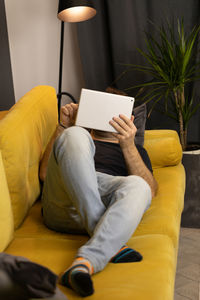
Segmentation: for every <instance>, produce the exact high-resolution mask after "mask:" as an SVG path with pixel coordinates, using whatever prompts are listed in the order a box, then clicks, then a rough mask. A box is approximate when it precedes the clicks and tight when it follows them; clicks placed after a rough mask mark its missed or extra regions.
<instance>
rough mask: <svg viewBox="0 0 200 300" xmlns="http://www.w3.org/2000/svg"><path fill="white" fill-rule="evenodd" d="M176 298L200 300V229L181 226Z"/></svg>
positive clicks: (176, 299)
mask: <svg viewBox="0 0 200 300" xmlns="http://www.w3.org/2000/svg"><path fill="white" fill-rule="evenodd" d="M174 300H200V229H193V228H181V232H180V240H179V253H178V263H177V272H176V281H175V295H174Z"/></svg>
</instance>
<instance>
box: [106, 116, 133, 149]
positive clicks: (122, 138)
mask: <svg viewBox="0 0 200 300" xmlns="http://www.w3.org/2000/svg"><path fill="white" fill-rule="evenodd" d="M133 121H134V116H131V119H129V118H127V117H126V116H124V115H119V117H113V119H112V120H111V121H110V122H109V123H110V125H112V127H113V128H115V129H116V131H117V132H118V133H112V134H113V136H114V137H116V138H117V139H118V141H119V144H120V147H121V148H122V149H125V148H128V147H130V146H133V145H135V144H134V139H135V135H136V132H137V128H136V127H135V125H134V123H133Z"/></svg>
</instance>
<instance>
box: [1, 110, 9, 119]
mask: <svg viewBox="0 0 200 300" xmlns="http://www.w3.org/2000/svg"><path fill="white" fill-rule="evenodd" d="M7 113H8V110H3V111H0V120H1V119H3V118H4V117H5V116H6V115H7Z"/></svg>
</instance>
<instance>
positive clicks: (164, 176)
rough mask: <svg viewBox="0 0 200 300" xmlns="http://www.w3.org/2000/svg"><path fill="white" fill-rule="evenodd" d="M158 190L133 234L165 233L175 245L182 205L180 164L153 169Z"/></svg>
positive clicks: (182, 174) (181, 169) (183, 187)
mask: <svg viewBox="0 0 200 300" xmlns="http://www.w3.org/2000/svg"><path fill="white" fill-rule="evenodd" d="M154 176H155V178H156V180H157V182H158V192H157V195H156V197H154V198H153V199H152V203H151V206H150V208H149V209H148V210H147V211H146V213H145V214H144V216H143V218H142V220H141V222H140V224H139V226H138V227H137V229H136V231H135V233H134V236H138V235H144V234H152V233H158V234H166V235H168V236H169V237H170V238H171V239H172V241H173V244H174V246H177V243H178V237H179V229H180V220H181V213H182V211H183V205H184V191H185V171H184V168H183V165H182V164H179V165H177V166H174V167H166V168H161V169H155V170H154Z"/></svg>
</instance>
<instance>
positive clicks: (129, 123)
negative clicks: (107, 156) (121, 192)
mask: <svg viewBox="0 0 200 300" xmlns="http://www.w3.org/2000/svg"><path fill="white" fill-rule="evenodd" d="M133 120H134V117H133V116H132V117H131V120H130V119H128V118H127V117H126V116H124V115H120V116H119V117H114V118H113V120H112V121H110V124H111V125H112V126H113V127H114V128H115V129H116V130H117V132H118V133H113V135H114V136H115V137H116V138H117V139H118V141H119V144H120V147H121V149H122V152H123V155H124V158H125V161H126V164H127V168H128V171H129V174H130V175H137V176H140V177H142V178H143V179H144V180H145V181H146V182H147V183H148V184H149V186H150V188H151V192H152V197H154V196H155V195H156V191H157V182H156V180H155V178H154V176H153V174H152V173H151V172H150V171H149V169H148V168H147V167H146V165H145V163H144V162H143V159H142V158H141V156H140V154H139V152H138V150H137V147H136V146H135V143H134V138H135V134H136V131H137V128H136V127H135V125H134V123H133Z"/></svg>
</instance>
